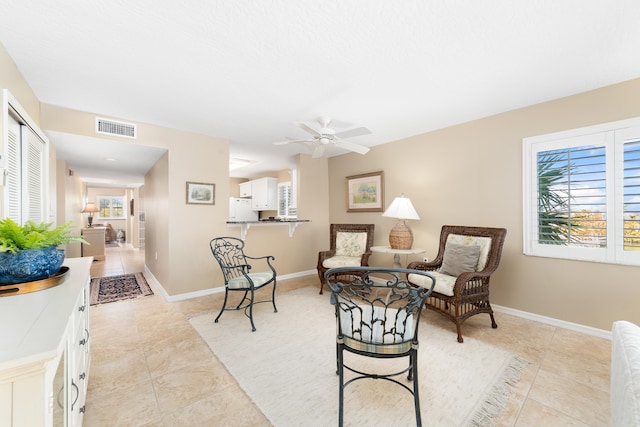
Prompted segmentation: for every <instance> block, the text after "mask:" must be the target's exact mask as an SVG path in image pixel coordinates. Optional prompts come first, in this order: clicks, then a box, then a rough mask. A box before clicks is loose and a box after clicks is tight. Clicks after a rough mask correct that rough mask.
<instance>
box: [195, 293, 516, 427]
mask: <svg viewBox="0 0 640 427" xmlns="http://www.w3.org/2000/svg"><path fill="white" fill-rule="evenodd" d="M327 294H328V293H327ZM276 304H277V306H278V312H277V313H274V312H273V307H272V306H271V304H258V305H256V306H255V307H254V313H253V318H254V321H255V323H256V328H257V330H256V331H255V332H251V327H250V325H249V321H248V319H247V318H246V317H245V316H244V313H243V312H242V310H239V311H238V312H233V311H230V312H226V313H224V314H223V315H222V317H221V318H220V320H219V322H218V323H213V319H214V317H215V315H216V314H217V312H209V313H205V314H200V315H197V316H193V317H191V318H190V319H189V321H190V323H191V325H192V326H193V327H194V328H195V330H196V331H197V332H198V333H199V334H200V336H201V337H202V338H203V339H204V341H205V342H206V343H207V344H208V345H209V347H210V348H211V350H212V351H213V353H214V354H215V355H216V356H217V358H218V359H219V360H220V361H221V362H222V363H223V364H224V366H225V367H226V368H227V370H228V371H229V372H230V373H231V375H233V377H234V378H235V379H236V381H237V382H238V384H239V385H240V387H241V388H242V389H243V390H244V391H245V392H246V393H247V395H248V396H249V397H250V398H251V399H252V400H253V402H255V404H256V405H257V406H258V408H259V409H260V410H261V411H262V412H263V414H264V415H265V416H266V417H267V418H268V419H269V421H270V422H271V423H272V424H273V425H274V426H276V427H279V426H305V427H312V426H335V425H337V422H338V377H337V376H336V348H335V345H336V344H335V333H336V325H335V312H334V308H333V306H332V305H331V304H330V303H329V297H328V296H327V295H318V290H317V289H316V288H312V287H308V288H302V289H297V290H294V291H291V292H287V293H283V294H280V295H278V296H277V298H276ZM492 332H493V330H492ZM498 332H499V330H498ZM419 337H420V348H419V357H418V361H419V368H420V369H419V387H420V403H421V405H420V406H421V411H422V421H423V423H424V425H427V426H447V427H448V426H493V425H494V424H495V419H496V418H498V417H499V416H500V415H501V413H502V412H503V410H504V408H505V405H506V403H507V401H508V397H509V395H510V394H511V393H512V392H513V387H514V385H515V384H517V382H518V381H519V379H520V376H521V373H522V370H523V369H524V367H525V366H526V365H527V363H528V362H527V361H526V360H523V359H521V358H520V357H518V356H516V355H514V354H512V353H510V352H508V351H505V350H502V349H500V348H497V347H494V346H492V345H489V344H486V343H483V342H481V341H479V340H475V339H472V338H470V337H465V340H464V343H463V344H460V343H458V341H457V340H456V335H455V328H454V327H452V328H450V329H443V328H439V327H437V326H434V325H433V324H430V323H429V322H428V319H424V318H423V319H422V321H421V325H420V331H419ZM347 358H351V359H350V360H351V361H354V360H355V358H359V359H357V362H358V364H360V363H364V364H366V365H367V366H368V367H369V368H370V367H371V366H382V368H383V369H384V367H387V368H388V366H389V365H393V366H395V367H398V365H397V364H395V365H394V363H396V362H400V363H401V367H400V369H397V370H398V371H400V370H402V368H404V367H405V364H406V363H408V362H407V359H405V358H403V359H399V360H392V359H386V360H381V359H371V358H363V357H361V356H357V355H354V354H350V353H346V354H345V360H347ZM380 364H382V365H380ZM359 366H362V365H359ZM377 370H378V371H380V369H377ZM390 370H391V371H393V368H391V369H390ZM344 416H345V426H415V413H414V411H413V397H412V396H411V395H410V394H409V393H408V392H407V391H406V390H404V389H402V388H401V387H400V386H397V385H394V384H390V383H389V382H387V381H376V380H362V381H357V382H355V383H352V384H350V385H349V386H348V387H347V388H346V389H345V412H344Z"/></svg>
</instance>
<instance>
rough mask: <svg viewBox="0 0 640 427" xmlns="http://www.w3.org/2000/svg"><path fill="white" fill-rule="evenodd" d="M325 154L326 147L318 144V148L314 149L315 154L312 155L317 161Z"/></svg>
mask: <svg viewBox="0 0 640 427" xmlns="http://www.w3.org/2000/svg"><path fill="white" fill-rule="evenodd" d="M323 154H324V145H322V144H316V146H315V147H314V148H313V154H312V155H311V158H312V159H317V158H318V157H322V155H323Z"/></svg>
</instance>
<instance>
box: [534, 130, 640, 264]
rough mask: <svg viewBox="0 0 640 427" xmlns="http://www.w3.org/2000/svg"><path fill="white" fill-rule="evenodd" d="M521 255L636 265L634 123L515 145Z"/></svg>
mask: <svg viewBox="0 0 640 427" xmlns="http://www.w3.org/2000/svg"><path fill="white" fill-rule="evenodd" d="M523 171H524V176H523V196H524V200H523V232H524V236H523V237H524V239H523V244H524V253H525V254H526V255H534V256H545V257H553V258H566V259H576V260H583V261H597V262H609V263H620V264H630V265H640V119H631V120H624V121H620V122H614V123H607V124H603V125H598V126H591V127H588V128H581V129H575V130H571V131H566V132H559V133H555V134H549V135H541V136H537V137H532V138H525V139H524V140H523Z"/></svg>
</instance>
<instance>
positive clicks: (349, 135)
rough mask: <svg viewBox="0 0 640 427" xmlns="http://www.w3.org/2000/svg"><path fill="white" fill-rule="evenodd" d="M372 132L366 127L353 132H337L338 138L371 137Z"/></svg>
mask: <svg viewBox="0 0 640 427" xmlns="http://www.w3.org/2000/svg"><path fill="white" fill-rule="evenodd" d="M370 133H371V131H370V130H369V129H367V128H365V127H361V128H355V129H351V130H345V131H343V132H336V136H337V137H338V138H353V137H356V136H362V135H369V134H370Z"/></svg>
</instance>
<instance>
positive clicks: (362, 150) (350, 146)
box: [333, 138, 370, 154]
mask: <svg viewBox="0 0 640 427" xmlns="http://www.w3.org/2000/svg"><path fill="white" fill-rule="evenodd" d="M333 142H334V143H335V144H336V146H338V147H340V148H344V149H346V150H349V151H354V152H356V153H359V154H366V153H368V152H369V150H370V148H369V147H365V146H362V145H358V144H355V143H353V142H349V141H347V140H346V139H340V138H336V139H334V140H333Z"/></svg>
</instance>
